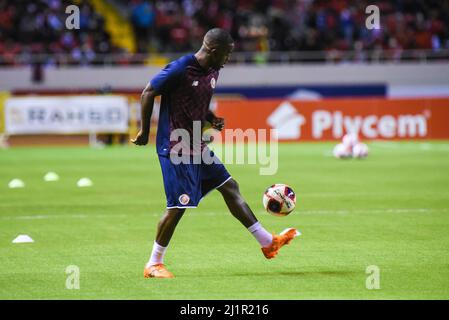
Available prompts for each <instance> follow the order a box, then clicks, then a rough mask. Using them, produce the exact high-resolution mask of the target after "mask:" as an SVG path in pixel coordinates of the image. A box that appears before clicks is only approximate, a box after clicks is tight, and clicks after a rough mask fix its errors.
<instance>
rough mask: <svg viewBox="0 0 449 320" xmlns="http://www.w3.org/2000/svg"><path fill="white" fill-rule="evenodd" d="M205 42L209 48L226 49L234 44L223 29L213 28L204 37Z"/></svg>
mask: <svg viewBox="0 0 449 320" xmlns="http://www.w3.org/2000/svg"><path fill="white" fill-rule="evenodd" d="M204 42H205V43H206V45H207V46H208V47H209V48H211V49H212V48H224V47H227V46H228V45H230V44H232V43H234V39H232V37H231V35H230V34H229V32H228V31H226V30H225V29H221V28H213V29H210V30H209V31H207V33H206V34H205V35H204Z"/></svg>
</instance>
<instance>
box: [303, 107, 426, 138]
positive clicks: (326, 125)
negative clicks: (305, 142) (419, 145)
mask: <svg viewBox="0 0 449 320" xmlns="http://www.w3.org/2000/svg"><path fill="white" fill-rule="evenodd" d="M429 117H430V112H424V113H423V114H403V115H396V116H394V115H388V114H387V115H382V116H378V115H367V116H346V115H343V113H342V112H340V111H335V112H329V111H327V110H317V111H315V112H313V113H312V137H313V138H314V139H321V138H322V137H323V134H324V133H325V131H327V130H332V136H333V137H334V138H340V137H342V136H343V134H344V132H351V133H356V134H360V135H362V136H363V137H365V138H368V139H376V138H396V137H399V138H414V137H425V136H427V127H428V125H427V120H428V118H429Z"/></svg>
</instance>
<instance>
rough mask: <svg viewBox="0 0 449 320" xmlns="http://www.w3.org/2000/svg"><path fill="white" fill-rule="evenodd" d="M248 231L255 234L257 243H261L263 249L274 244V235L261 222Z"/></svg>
mask: <svg viewBox="0 0 449 320" xmlns="http://www.w3.org/2000/svg"><path fill="white" fill-rule="evenodd" d="M248 231H249V232H251V233H252V234H253V236H254V237H255V238H256V239H257V241H259V243H260V245H261V246H262V248H263V247H267V246H269V245H270V244H271V243H272V242H273V235H272V234H271V233H269V232H268V231H267V230H265V228H264V227H262V225H261V224H260V222H256V223H255V224H253V225H252V226H251V227H249V228H248Z"/></svg>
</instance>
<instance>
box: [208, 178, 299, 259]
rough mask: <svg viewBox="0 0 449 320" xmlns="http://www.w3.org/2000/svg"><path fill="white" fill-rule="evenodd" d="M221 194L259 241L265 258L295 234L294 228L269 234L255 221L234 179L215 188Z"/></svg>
mask: <svg viewBox="0 0 449 320" xmlns="http://www.w3.org/2000/svg"><path fill="white" fill-rule="evenodd" d="M217 190H218V191H220V193H221V194H222V195H223V198H224V200H225V202H226V205H227V206H228V208H229V211H231V213H232V215H233V216H234V217H236V218H237V219H238V220H239V221H240V222H241V223H242V224H243V225H244V226H245V227H246V228H247V229H248V231H249V232H251V233H252V235H253V236H254V237H255V238H256V240H257V241H258V242H259V244H260V246H261V247H262V253H263V254H264V255H265V257H266V258H267V259H271V258H274V257H275V256H276V255H277V254H278V252H279V249H281V247H282V246H284V245H286V244H289V243H290V241H292V240H293V238H295V236H296V235H297V231H296V229H293V228H290V229H287V230H286V232H283V233H281V234H280V235H276V234H271V233H269V232H268V231H267V230H265V228H264V227H263V226H262V224H261V223H260V222H259V221H257V218H256V216H255V215H254V213H253V212H252V211H251V209H250V207H249V206H248V204H247V203H246V201H245V199H244V198H243V197H242V195H241V194H240V190H239V185H238V183H237V181H235V180H234V179H232V178H231V179H229V180H228V181H227V182H226V183H225V184H223V185H222V186H220V187H219V188H217Z"/></svg>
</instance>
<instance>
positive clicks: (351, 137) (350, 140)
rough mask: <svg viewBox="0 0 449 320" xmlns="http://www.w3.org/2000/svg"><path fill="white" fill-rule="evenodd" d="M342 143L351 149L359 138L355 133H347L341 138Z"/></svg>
mask: <svg viewBox="0 0 449 320" xmlns="http://www.w3.org/2000/svg"><path fill="white" fill-rule="evenodd" d="M342 142H343V144H344V145H345V146H348V147H350V148H351V149H352V148H353V147H354V146H355V145H356V144H357V143H359V136H358V135H357V134H356V133H347V134H345V135H344V136H343V139H342Z"/></svg>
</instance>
